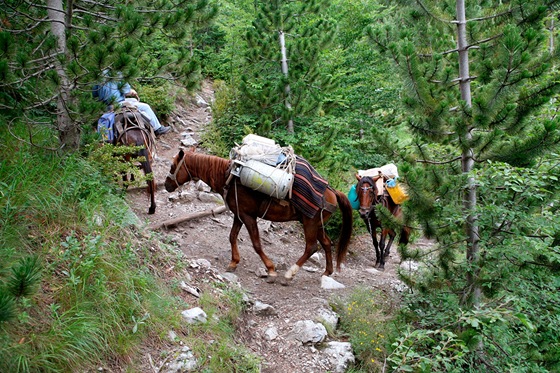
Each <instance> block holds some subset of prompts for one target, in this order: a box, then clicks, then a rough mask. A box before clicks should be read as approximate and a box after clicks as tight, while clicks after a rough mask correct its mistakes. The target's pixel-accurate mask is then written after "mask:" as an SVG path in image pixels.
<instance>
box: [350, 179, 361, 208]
mask: <svg viewBox="0 0 560 373" xmlns="http://www.w3.org/2000/svg"><path fill="white" fill-rule="evenodd" d="M348 200H349V201H350V205H351V206H352V208H353V209H354V210H359V209H360V201H358V193H357V192H356V185H352V187H350V190H349V191H348Z"/></svg>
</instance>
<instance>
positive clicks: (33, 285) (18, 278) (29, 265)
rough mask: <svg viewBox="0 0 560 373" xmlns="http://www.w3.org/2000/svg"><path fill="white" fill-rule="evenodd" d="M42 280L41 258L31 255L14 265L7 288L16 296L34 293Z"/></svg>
mask: <svg viewBox="0 0 560 373" xmlns="http://www.w3.org/2000/svg"><path fill="white" fill-rule="evenodd" d="M40 280H41V267H40V263H39V258H38V257H37V256H31V257H26V258H22V259H20V261H19V263H18V264H17V265H15V266H13V267H12V273H11V276H10V277H9V278H8V280H7V288H8V291H9V292H10V294H11V295H13V296H14V297H16V298H19V297H27V296H30V295H32V294H33V293H34V292H35V290H36V289H37V286H38V285H39V281H40Z"/></svg>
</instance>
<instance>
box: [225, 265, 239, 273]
mask: <svg viewBox="0 0 560 373" xmlns="http://www.w3.org/2000/svg"><path fill="white" fill-rule="evenodd" d="M236 269H237V267H232V266H228V267H227V268H226V272H230V273H233V272H235V270H236Z"/></svg>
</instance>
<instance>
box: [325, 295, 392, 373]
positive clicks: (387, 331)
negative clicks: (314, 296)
mask: <svg viewBox="0 0 560 373" xmlns="http://www.w3.org/2000/svg"><path fill="white" fill-rule="evenodd" d="M395 307H396V303H395V301H394V300H392V299H391V298H389V297H387V295H385V294H384V293H382V292H380V291H372V290H371V289H367V288H357V289H356V290H355V291H354V292H353V293H352V294H351V295H350V297H348V298H347V299H341V298H339V299H335V301H334V303H333V308H334V310H335V311H336V312H337V313H338V314H339V315H340V331H341V332H343V333H345V334H347V335H348V338H349V341H350V343H352V349H353V350H354V354H355V355H356V360H357V363H356V367H357V368H356V369H360V370H359V371H363V372H381V371H383V366H384V363H385V359H386V357H387V356H388V355H389V353H390V350H391V346H390V345H391V341H392V339H393V338H394V336H395V335H396V327H395V325H394V323H393V320H392V319H391V316H390V315H391V314H393V313H394V311H395Z"/></svg>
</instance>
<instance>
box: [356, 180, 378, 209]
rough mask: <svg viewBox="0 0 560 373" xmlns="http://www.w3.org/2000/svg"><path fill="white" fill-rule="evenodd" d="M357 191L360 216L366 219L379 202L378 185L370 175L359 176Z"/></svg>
mask: <svg viewBox="0 0 560 373" xmlns="http://www.w3.org/2000/svg"><path fill="white" fill-rule="evenodd" d="M356 193H357V194H358V201H359V202H360V209H359V212H360V216H361V217H362V219H365V218H367V217H368V216H369V214H370V212H371V210H372V208H374V207H375V205H376V204H377V185H376V183H375V181H374V180H373V178H371V177H369V176H363V177H361V178H359V179H358V185H356Z"/></svg>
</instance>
